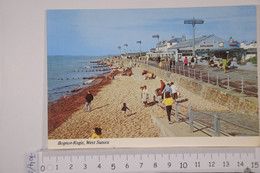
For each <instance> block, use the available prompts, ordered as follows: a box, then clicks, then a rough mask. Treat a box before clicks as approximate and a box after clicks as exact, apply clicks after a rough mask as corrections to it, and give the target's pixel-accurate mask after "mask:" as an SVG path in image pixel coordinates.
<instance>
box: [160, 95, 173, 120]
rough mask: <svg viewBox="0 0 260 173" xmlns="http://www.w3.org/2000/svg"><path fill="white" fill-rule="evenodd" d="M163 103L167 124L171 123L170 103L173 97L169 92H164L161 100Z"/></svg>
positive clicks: (171, 103)
mask: <svg viewBox="0 0 260 173" xmlns="http://www.w3.org/2000/svg"><path fill="white" fill-rule="evenodd" d="M162 103H163V104H165V106H166V113H167V116H168V121H169V124H172V123H173V122H172V121H171V112H172V105H173V103H174V100H173V98H172V97H171V95H170V92H166V93H165V99H164V100H163V101H162Z"/></svg>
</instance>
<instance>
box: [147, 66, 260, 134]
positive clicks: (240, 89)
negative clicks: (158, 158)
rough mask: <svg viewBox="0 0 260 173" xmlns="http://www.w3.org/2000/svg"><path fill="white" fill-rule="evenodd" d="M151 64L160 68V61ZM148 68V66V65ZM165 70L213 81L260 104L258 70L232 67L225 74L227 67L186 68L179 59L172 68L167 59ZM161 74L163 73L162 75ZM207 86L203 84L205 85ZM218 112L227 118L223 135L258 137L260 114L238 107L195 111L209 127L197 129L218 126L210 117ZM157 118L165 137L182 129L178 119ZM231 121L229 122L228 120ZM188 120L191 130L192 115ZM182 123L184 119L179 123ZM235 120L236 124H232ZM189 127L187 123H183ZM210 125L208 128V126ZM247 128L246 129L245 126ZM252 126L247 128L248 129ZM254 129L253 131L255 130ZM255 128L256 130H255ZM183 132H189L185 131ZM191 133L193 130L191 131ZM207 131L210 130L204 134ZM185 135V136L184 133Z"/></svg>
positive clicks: (214, 85) (201, 130) (157, 124)
mask: <svg viewBox="0 0 260 173" xmlns="http://www.w3.org/2000/svg"><path fill="white" fill-rule="evenodd" d="M148 64H149V65H148V66H147V65H146V66H147V67H149V66H150V67H151V66H153V67H155V68H157V69H158V63H157V62H155V61H149V63H148ZM144 68H145V67H144ZM162 71H165V72H167V73H168V72H170V73H171V74H176V75H179V76H180V77H181V76H186V77H189V78H190V79H191V80H194V79H195V81H200V82H201V83H203V82H204V83H205V85H207V84H211V85H213V87H214V88H216V89H217V88H219V89H220V90H221V91H223V90H224V91H225V90H226V91H227V92H228V93H231V95H235V96H236V97H237V98H240V97H243V98H244V99H247V100H250V101H252V102H254V103H255V104H257V107H258V77H257V71H251V70H242V69H230V70H227V73H224V71H223V69H218V68H217V67H208V66H207V65H201V64H198V65H196V67H195V69H191V67H183V63H181V62H178V63H176V65H175V66H172V68H171V69H170V68H169V65H168V64H167V63H166V62H164V65H163V68H162ZM160 77H161V76H160ZM165 80H171V79H170V77H166V78H165ZM202 85H203V84H202ZM216 113H217V114H218V115H219V116H221V117H222V118H223V120H222V121H221V130H222V131H223V132H224V133H223V134H227V136H228V135H231V136H255V135H257V134H259V133H257V130H259V115H258V116H252V115H249V114H248V112H246V111H245V112H244V111H240V110H236V109H234V108H231V109H230V111H227V112H207V111H205V112H196V111H195V112H194V121H197V122H202V124H204V125H205V128H204V129H203V127H201V128H195V130H194V131H195V132H203V133H204V131H205V129H207V128H208V127H214V118H213V116H208V115H209V114H210V115H214V114H216ZM182 115H183V116H184V117H188V116H189V114H188V113H187V112H186V113H182ZM153 120H154V122H155V124H156V126H157V128H158V129H159V131H160V132H161V135H162V136H171V135H172V136H174V135H175V133H176V132H177V131H178V130H177V129H178V128H176V127H177V126H180V125H179V124H178V122H176V123H174V125H172V126H171V125H168V124H167V123H166V122H167V121H166V120H164V119H160V118H156V117H153ZM224 120H227V121H224ZM183 122H186V124H187V125H186V130H188V131H189V125H188V118H186V120H185V119H184V121H182V122H181V123H183ZM179 123H180V122H179ZM230 123H232V124H230ZM183 126H185V125H183ZM207 126H208V127H207ZM244 127H245V128H244ZM247 127H248V128H249V129H246V128H247ZM252 129H253V131H252ZM254 130H255V131H254ZM182 133H186V132H185V130H184V131H183V132H182ZM189 133H190V132H189ZM204 134H206V133H204ZM206 135H208V136H213V135H214V134H213V133H209V134H206ZM184 136H185V135H184Z"/></svg>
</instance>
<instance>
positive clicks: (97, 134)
mask: <svg viewBox="0 0 260 173" xmlns="http://www.w3.org/2000/svg"><path fill="white" fill-rule="evenodd" d="M94 130H95V132H94V133H93V134H92V136H91V137H90V138H89V139H100V138H101V135H102V132H101V131H102V129H101V128H98V127H96V128H94Z"/></svg>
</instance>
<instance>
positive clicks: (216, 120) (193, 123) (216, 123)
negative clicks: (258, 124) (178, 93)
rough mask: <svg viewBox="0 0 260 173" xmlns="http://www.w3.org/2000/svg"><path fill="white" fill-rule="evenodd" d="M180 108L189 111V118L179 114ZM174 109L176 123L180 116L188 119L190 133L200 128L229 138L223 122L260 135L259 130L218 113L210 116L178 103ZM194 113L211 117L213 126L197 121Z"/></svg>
mask: <svg viewBox="0 0 260 173" xmlns="http://www.w3.org/2000/svg"><path fill="white" fill-rule="evenodd" d="M180 106H181V107H184V108H186V109H188V110H189V113H188V116H185V115H181V114H180V113H179V107H180ZM174 108H175V119H176V121H177V122H178V121H180V116H182V117H184V118H186V119H187V120H188V124H189V128H190V132H194V127H200V128H203V129H205V130H207V131H209V132H210V133H213V134H214V135H215V136H220V135H221V134H222V135H225V136H227V135H228V133H225V130H221V122H225V123H228V124H229V125H232V126H236V127H239V128H242V129H246V130H248V131H250V132H251V133H252V132H253V133H254V134H256V135H259V132H260V131H259V129H253V128H251V127H247V126H245V125H242V124H238V123H234V122H232V121H230V120H227V119H225V118H223V117H221V115H219V114H217V113H214V114H213V115H212V114H208V113H205V112H201V111H198V110H195V109H194V108H192V106H189V107H188V106H184V105H181V104H178V103H177V102H175V104H174ZM194 111H196V112H198V113H200V114H203V115H207V116H209V117H211V118H212V119H213V125H210V124H209V123H208V122H204V121H202V120H195V115H194Z"/></svg>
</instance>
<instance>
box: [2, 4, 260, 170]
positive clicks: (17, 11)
mask: <svg viewBox="0 0 260 173" xmlns="http://www.w3.org/2000/svg"><path fill="white" fill-rule="evenodd" d="M212 5H214V6H228V5H260V1H259V0H217V1H216V0H215V1H213V0H182V1H180V0H157V1H156V0H95V1H90V0H0V57H1V59H0V173H20V172H25V154H26V153H27V152H30V151H33V150H36V149H41V148H46V144H47V140H46V139H47V82H46V79H47V74H46V69H47V64H46V44H47V43H46V33H45V23H46V22H45V10H47V9H105V8H108V9H114V8H157V7H161V8H170V7H188V6H194V7H195V6H212ZM258 23H259V18H258ZM258 26H259V24H258ZM258 43H260V42H259V35H258ZM259 45H260V44H258V51H259Z"/></svg>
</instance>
